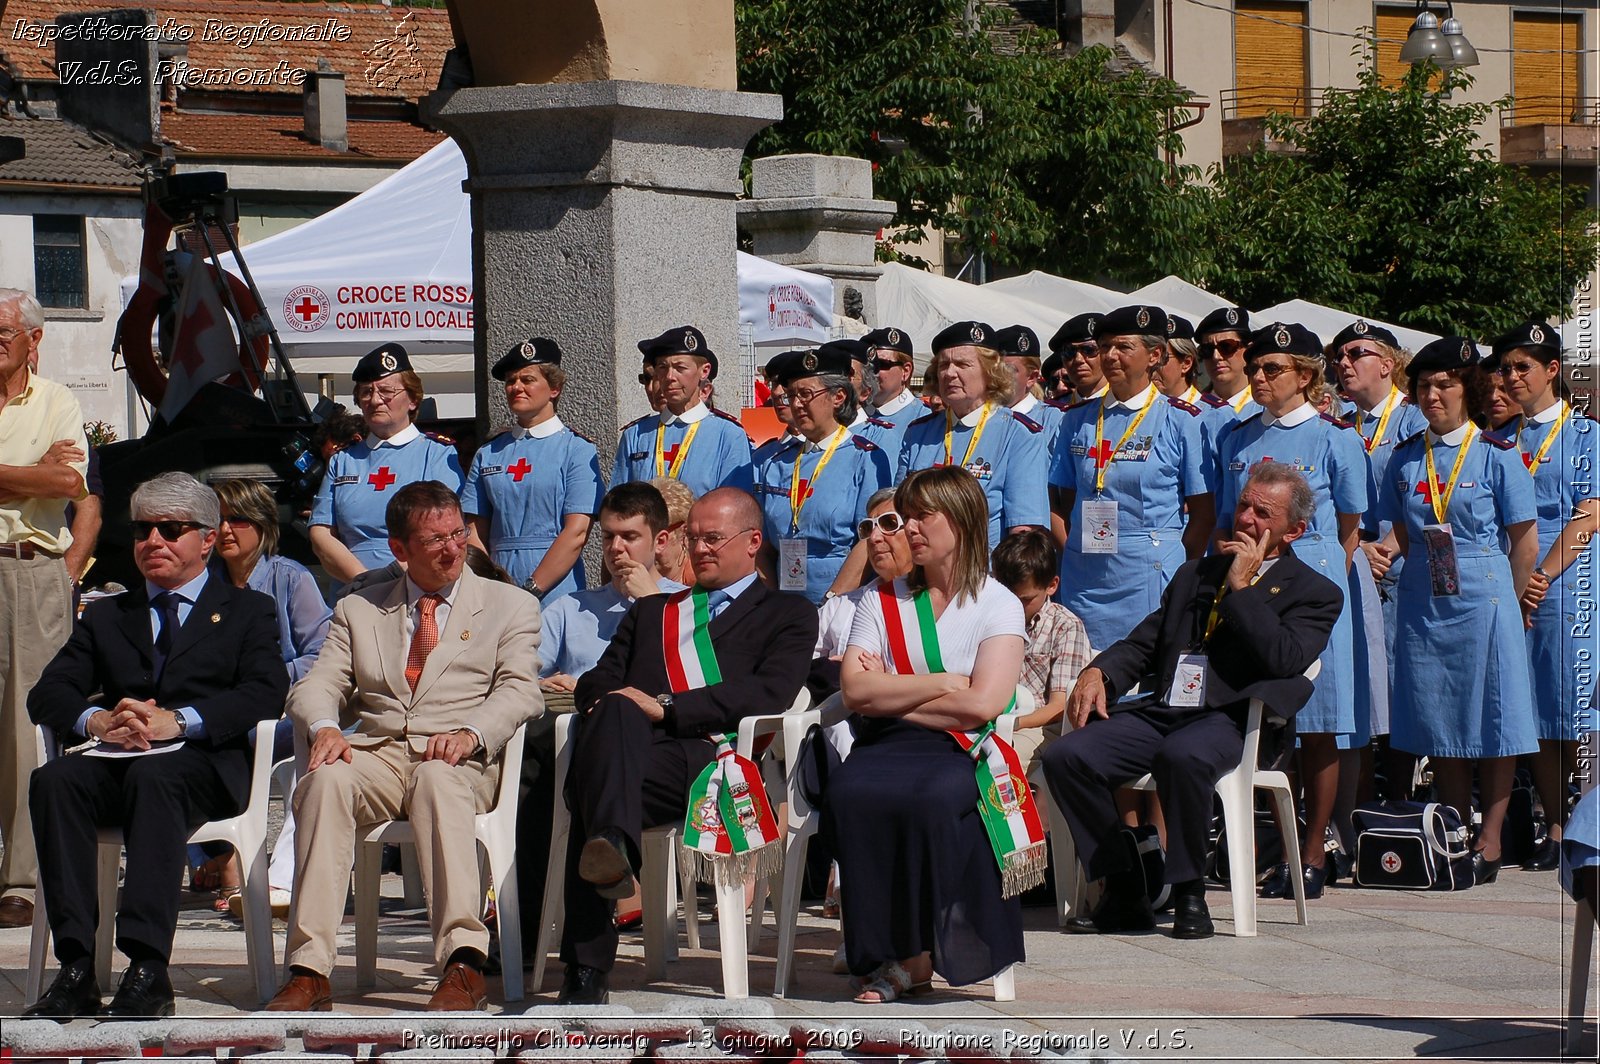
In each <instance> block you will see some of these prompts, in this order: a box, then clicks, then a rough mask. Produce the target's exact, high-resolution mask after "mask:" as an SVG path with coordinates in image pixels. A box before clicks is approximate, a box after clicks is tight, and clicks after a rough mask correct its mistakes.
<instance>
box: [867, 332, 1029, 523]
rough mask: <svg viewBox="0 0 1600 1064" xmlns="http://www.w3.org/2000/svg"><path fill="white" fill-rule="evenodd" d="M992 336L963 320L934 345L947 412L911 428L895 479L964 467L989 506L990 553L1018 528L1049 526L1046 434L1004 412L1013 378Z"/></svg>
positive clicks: (1023, 420)
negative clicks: (918, 472)
mask: <svg viewBox="0 0 1600 1064" xmlns="http://www.w3.org/2000/svg"><path fill="white" fill-rule="evenodd" d="M994 332H995V331H994V329H993V328H992V327H991V326H989V325H986V324H984V323H983V322H980V321H959V322H956V323H955V324H954V325H951V326H949V327H948V328H946V329H945V330H944V331H943V332H941V333H939V335H938V336H935V337H934V338H933V361H934V367H935V372H936V373H937V380H938V388H939V396H940V398H941V399H942V400H943V401H944V409H943V410H941V411H939V412H937V413H933V414H928V415H926V416H925V417H920V418H918V419H917V420H915V421H913V422H912V423H911V424H910V425H909V426H907V428H906V434H905V441H904V442H903V443H902V444H901V446H900V462H899V467H898V469H897V470H896V474H895V482H896V483H898V482H899V481H902V480H904V479H905V478H906V476H907V474H909V473H911V472H912V471H913V470H917V469H931V468H933V467H935V466H943V465H959V466H961V467H962V468H964V469H966V470H967V471H968V472H969V473H971V474H972V475H973V476H975V477H977V478H978V483H979V484H980V485H981V486H982V487H983V494H984V498H985V499H986V500H987V501H988V503H989V549H990V550H993V549H994V547H995V545H996V544H998V543H999V542H1000V538H1001V537H1002V536H1003V535H1005V533H1006V532H1008V531H1009V530H1011V529H1013V528H1021V527H1025V526H1028V525H1037V526H1038V527H1040V528H1049V527H1050V501H1049V494H1048V492H1047V491H1046V486H1045V481H1046V471H1047V470H1048V469H1049V454H1048V451H1047V450H1046V447H1045V442H1046V441H1045V438H1044V429H1043V427H1042V426H1040V425H1039V424H1038V423H1037V422H1034V421H1031V420H1028V419H1026V418H1021V417H1016V416H1013V415H1012V413H1011V408H1010V407H1009V406H1007V405H1006V400H1007V399H1009V398H1010V395H1011V374H1010V373H1008V372H1007V371H1006V368H1005V366H1004V365H1003V364H1002V363H1001V362H1000V356H999V354H998V353H997V352H996V351H995V348H994V342H995V340H994Z"/></svg>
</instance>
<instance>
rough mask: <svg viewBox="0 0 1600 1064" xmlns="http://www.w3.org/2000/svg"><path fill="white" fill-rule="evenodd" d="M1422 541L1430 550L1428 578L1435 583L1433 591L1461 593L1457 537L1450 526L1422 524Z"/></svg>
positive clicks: (1450, 593)
mask: <svg viewBox="0 0 1600 1064" xmlns="http://www.w3.org/2000/svg"><path fill="white" fill-rule="evenodd" d="M1422 543H1423V546H1424V547H1425V548H1426V549H1427V552H1428V579H1429V580H1430V581H1431V582H1432V584H1433V593H1434V594H1435V595H1459V594H1461V572H1460V570H1459V569H1458V568H1457V566H1456V537H1455V535H1454V534H1453V533H1452V532H1451V530H1450V526H1449V525H1424V526H1422Z"/></svg>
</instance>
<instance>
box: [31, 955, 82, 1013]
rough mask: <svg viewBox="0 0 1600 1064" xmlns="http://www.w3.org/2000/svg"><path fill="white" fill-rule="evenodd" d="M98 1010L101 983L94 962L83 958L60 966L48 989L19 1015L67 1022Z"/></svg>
mask: <svg viewBox="0 0 1600 1064" xmlns="http://www.w3.org/2000/svg"><path fill="white" fill-rule="evenodd" d="M99 1011H100V984H99V983H98V982H96V981H95V978H94V961H93V960H92V959H90V958H88V957H84V958H82V959H80V960H75V961H73V962H72V963H71V964H68V965H65V966H63V967H62V969H61V971H60V972H58V973H56V981H55V982H53V983H51V984H50V989H49V990H46V991H45V992H44V993H43V994H40V995H39V1000H38V1001H35V1002H34V1003H33V1004H32V1005H29V1006H28V1007H27V1008H26V1009H24V1010H23V1012H22V1014H23V1015H24V1016H36V1017H39V1018H42V1019H48V1020H55V1021H56V1022H57V1023H67V1022H69V1021H70V1020H72V1019H73V1017H75V1016H93V1015H94V1014H95V1013H97V1012H99Z"/></svg>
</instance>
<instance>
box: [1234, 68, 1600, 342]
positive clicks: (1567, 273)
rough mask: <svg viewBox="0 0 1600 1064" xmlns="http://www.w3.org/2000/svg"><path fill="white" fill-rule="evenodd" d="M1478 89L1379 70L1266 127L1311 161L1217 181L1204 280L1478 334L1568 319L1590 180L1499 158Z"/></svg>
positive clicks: (1464, 80) (1254, 160)
mask: <svg viewBox="0 0 1600 1064" xmlns="http://www.w3.org/2000/svg"><path fill="white" fill-rule="evenodd" d="M1470 83H1471V81H1470V78H1469V76H1468V75H1467V74H1465V73H1463V72H1460V71H1454V72H1444V73H1441V72H1440V71H1438V70H1437V69H1435V68H1433V67H1431V66H1429V67H1426V68H1416V69H1413V70H1412V71H1411V73H1410V74H1409V75H1408V76H1407V78H1406V79H1405V81H1404V82H1403V83H1402V84H1400V85H1398V86H1396V87H1393V88H1390V87H1386V86H1385V85H1384V84H1383V83H1382V81H1381V80H1380V78H1379V77H1378V74H1377V71H1376V70H1375V69H1374V68H1373V67H1372V65H1371V64H1370V63H1369V64H1368V65H1367V66H1366V67H1365V68H1364V69H1363V70H1362V72H1361V79H1360V87H1359V88H1357V89H1355V90H1353V91H1349V92H1330V93H1329V94H1328V95H1327V98H1326V102H1325V103H1324V104H1323V106H1322V107H1321V109H1320V110H1319V111H1317V113H1316V114H1315V115H1313V116H1312V117H1311V118H1310V119H1294V118H1290V117H1286V116H1281V115H1275V116H1272V117H1270V118H1269V119H1268V128H1269V130H1270V132H1271V134H1272V135H1273V136H1274V137H1275V138H1277V139H1280V140H1282V141H1284V142H1285V143H1286V144H1287V145H1289V146H1290V147H1292V148H1293V149H1295V150H1296V151H1297V152H1298V153H1299V154H1294V155H1282V154H1276V153H1269V152H1257V153H1255V154H1253V155H1250V156H1247V157H1245V158H1243V159H1240V160H1236V161H1233V162H1230V163H1229V164H1227V165H1226V166H1223V167H1219V168H1217V169H1216V170H1214V171H1213V173H1212V175H1211V176H1212V186H1211V189H1210V190H1209V192H1208V193H1207V195H1206V198H1207V201H1208V210H1207V212H1206V213H1207V216H1208V222H1207V225H1206V239H1205V240H1204V241H1203V242H1204V243H1205V244H1207V245H1208V246H1209V247H1210V248H1211V249H1212V252H1213V259H1212V263H1211V266H1210V267H1209V268H1208V269H1207V270H1205V271H1204V273H1203V274H1202V277H1203V283H1205V284H1206V285H1207V286H1208V287H1210V288H1211V289H1212V290H1213V291H1216V292H1217V293H1219V294H1221V295H1225V296H1228V297H1229V298H1231V299H1235V300H1237V301H1239V302H1240V303H1242V304H1244V305H1246V306H1256V307H1260V306H1270V305H1272V304H1274V303H1278V302H1281V301H1283V300H1287V299H1292V298H1296V297H1299V298H1302V299H1308V300H1311V301H1313V302H1317V303H1324V304H1327V305H1330V306H1337V307H1342V308H1344V309H1347V310H1349V311H1350V312H1351V313H1353V314H1360V315H1366V316H1370V317H1375V318H1382V319H1384V320H1387V321H1393V322H1397V323H1400V324H1404V325H1410V326H1414V327H1416V328H1419V329H1425V330H1428V331H1431V332H1441V333H1442V332H1465V333H1471V334H1474V335H1477V336H1489V335H1492V334H1494V333H1497V332H1499V331H1502V330H1503V329H1506V328H1509V327H1510V326H1512V325H1514V324H1516V323H1518V322H1521V321H1525V320H1528V319H1529V318H1546V317H1551V316H1558V315H1562V314H1564V313H1566V312H1567V310H1568V303H1569V300H1570V298H1571V294H1572V292H1573V290H1574V288H1575V286H1576V285H1577V284H1578V283H1579V281H1580V280H1581V279H1582V278H1583V277H1584V276H1585V275H1587V274H1588V272H1589V270H1590V269H1592V268H1593V266H1594V263H1595V256H1596V236H1595V225H1594V223H1595V214H1594V212H1593V211H1591V210H1587V209H1585V207H1584V201H1585V195H1586V191H1587V186H1586V185H1572V184H1565V185H1564V184H1563V183H1562V182H1561V181H1560V180H1559V178H1558V177H1557V176H1556V175H1549V176H1538V177H1536V176H1533V175H1531V174H1529V173H1528V172H1527V171H1524V170H1521V169H1518V168H1516V167H1509V166H1503V165H1501V164H1500V163H1498V162H1496V161H1495V160H1494V158H1493V156H1492V155H1491V154H1490V152H1489V151H1488V149H1487V148H1485V147H1484V146H1483V144H1482V142H1481V140H1480V139H1479V137H1478V134H1477V130H1476V128H1475V127H1476V126H1478V125H1479V124H1480V123H1483V122H1485V121H1486V120H1487V119H1488V118H1489V117H1490V116H1491V115H1492V114H1493V113H1494V111H1495V107H1496V105H1495V104H1488V103H1457V102H1453V101H1452V100H1451V99H1450V95H1451V94H1452V93H1454V92H1455V91H1457V90H1460V89H1462V88H1465V87H1466V86H1467V85H1469V84H1470Z"/></svg>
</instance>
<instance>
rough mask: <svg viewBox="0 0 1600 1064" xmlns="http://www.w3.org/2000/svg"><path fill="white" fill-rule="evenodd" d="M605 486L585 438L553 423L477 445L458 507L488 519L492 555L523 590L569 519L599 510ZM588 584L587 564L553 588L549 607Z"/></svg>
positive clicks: (548, 591)
mask: <svg viewBox="0 0 1600 1064" xmlns="http://www.w3.org/2000/svg"><path fill="white" fill-rule="evenodd" d="M604 494H605V486H604V485H603V484H601V483H600V457H599V454H598V453H597V452H596V450H595V445H594V442H593V441H592V440H590V439H589V438H588V437H586V436H583V435H581V434H580V433H577V432H574V431H572V429H570V428H568V427H567V426H566V425H563V424H562V423H561V419H560V418H552V419H550V420H549V421H547V422H545V423H544V424H542V425H538V426H536V427H535V428H534V429H533V431H532V432H530V431H529V430H527V429H524V428H521V427H518V428H514V429H509V430H507V431H505V432H502V433H500V434H499V435H498V436H496V437H494V439H492V440H490V441H489V442H488V443H486V444H484V445H483V446H482V447H480V448H478V453H477V454H475V455H473V456H472V465H471V466H470V467H469V468H468V470H467V486H466V488H465V489H463V490H462V492H461V509H462V511H463V512H464V513H466V514H467V515H468V516H477V517H483V518H487V519H488V521H489V544H488V546H489V553H490V554H491V555H493V556H494V560H495V562H496V563H497V564H499V566H500V567H501V568H502V569H504V570H505V571H506V572H508V573H510V574H511V579H513V580H515V581H516V582H517V585H518V586H519V587H520V586H522V585H524V584H526V583H527V581H528V578H529V577H530V576H532V575H533V571H534V570H535V569H537V568H538V567H539V563H540V562H541V561H542V560H544V556H545V552H546V551H548V550H549V549H550V545H551V544H552V543H554V542H555V541H556V536H557V535H558V534H559V533H560V532H561V526H562V524H563V523H564V522H565V521H566V519H567V517H568V516H570V515H572V514H586V515H588V516H590V517H593V516H594V515H595V514H597V513H599V512H600V499H601V497H602V496H603V495H604ZM583 586H584V572H583V559H582V558H581V557H580V558H579V559H578V562H577V564H576V565H574V566H573V567H572V569H571V570H570V571H569V572H568V573H567V575H566V576H564V577H562V578H561V579H560V580H559V581H557V583H556V584H555V586H554V587H550V588H546V589H545V597H544V601H545V603H546V604H547V605H548V604H549V603H551V602H552V601H554V600H555V599H558V598H560V597H561V596H562V595H568V594H571V593H572V592H574V591H576V590H578V589H579V588H581V587H583Z"/></svg>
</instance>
